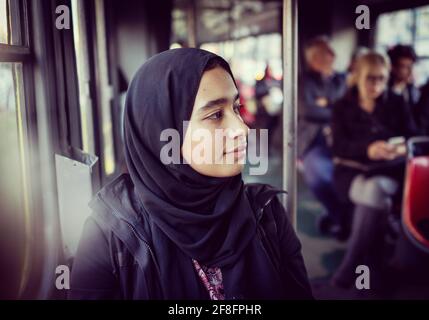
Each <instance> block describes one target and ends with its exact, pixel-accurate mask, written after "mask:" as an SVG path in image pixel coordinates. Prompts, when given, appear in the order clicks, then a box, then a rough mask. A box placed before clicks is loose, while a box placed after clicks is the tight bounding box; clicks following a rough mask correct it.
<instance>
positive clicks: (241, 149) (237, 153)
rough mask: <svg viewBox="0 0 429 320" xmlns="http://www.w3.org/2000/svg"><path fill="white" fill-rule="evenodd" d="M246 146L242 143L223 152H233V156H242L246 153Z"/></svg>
mask: <svg viewBox="0 0 429 320" xmlns="http://www.w3.org/2000/svg"><path fill="white" fill-rule="evenodd" d="M246 148H247V144H243V145H240V146H238V147H235V148H234V149H232V150H230V151H227V152H225V154H228V153H233V154H234V156H236V157H238V158H242V157H243V156H244V155H245V154H246Z"/></svg>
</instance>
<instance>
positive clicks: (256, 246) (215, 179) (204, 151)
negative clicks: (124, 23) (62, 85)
mask: <svg viewBox="0 0 429 320" xmlns="http://www.w3.org/2000/svg"><path fill="white" fill-rule="evenodd" d="M238 99H239V95H238V90H237V86H236V84H235V81H234V78H233V75H232V72H231V69H230V67H229V65H228V63H227V62H226V61H225V60H224V59H222V58H221V57H219V56H217V55H215V54H212V53H210V52H208V51H204V50H200V49H195V48H192V49H191V48H186V49H185V48H184V49H174V50H168V51H165V52H162V53H160V54H157V55H155V56H154V57H152V58H151V59H149V60H148V61H147V62H146V63H145V64H144V65H143V66H142V67H141V68H140V69H139V71H138V72H137V73H136V75H135V76H134V79H133V80H132V82H131V85H130V88H129V90H128V93H127V99H126V107H125V116H124V121H125V123H124V134H125V148H124V152H125V159H126V163H127V168H128V172H129V173H126V174H123V175H121V176H119V177H118V178H116V179H115V180H113V181H112V182H110V183H109V184H107V185H106V186H104V187H103V188H102V189H101V190H100V191H99V192H98V193H97V195H96V196H95V197H94V199H93V200H92V201H91V202H90V206H91V208H92V209H93V214H92V215H91V217H89V218H88V221H87V223H86V225H85V228H84V231H83V234H82V238H81V241H80V244H79V247H78V250H77V253H76V257H75V260H74V264H73V269H72V275H71V290H70V295H69V297H70V298H72V299H168V300H171V299H184V300H194V299H199V300H208V299H212V300H223V299H288V298H290V299H298V298H300V299H311V298H312V294H311V288H310V285H309V282H308V279H307V273H306V270H305V266H304V262H303V258H302V255H301V244H300V242H299V240H298V238H297V236H296V234H295V231H294V229H293V227H292V225H291V223H290V222H289V220H288V217H287V215H286V212H285V209H284V207H283V205H282V204H281V202H280V200H279V199H278V198H277V196H276V195H277V194H278V193H279V192H282V191H281V190H277V189H274V188H273V187H270V186H269V185H265V184H248V185H244V183H243V180H242V175H241V170H242V169H243V167H244V163H243V162H242V161H239V160H240V159H242V158H243V157H244V156H245V154H246V153H245V148H246V145H247V136H248V127H247V126H246V125H245V124H244V122H243V119H242V118H241V117H240V110H239V109H240V106H239V104H238ZM188 121H189V123H186V122H188ZM219 131H220V132H221V133H222V135H221V136H220V137H221V138H216V136H217V137H219V135H218V132H219ZM167 132H170V133H169V134H173V133H176V134H177V136H175V135H173V136H171V139H168V136H167V139H165V137H166V136H165V134H166V133H167ZM202 132H204V133H206V135H205V137H204V138H203V139H202V141H201V137H202V136H201V133H202ZM215 133H216V134H215ZM225 133H227V134H225ZM162 137H164V138H162ZM181 137H183V141H181V140H182V139H181ZM206 137H207V138H206ZM212 138H213V140H214V141H213V140H212ZM166 140H170V141H166ZM177 148H178V149H177ZM199 156H201V157H202V158H203V161H201V158H200V157H199ZM170 160H171V161H170Z"/></svg>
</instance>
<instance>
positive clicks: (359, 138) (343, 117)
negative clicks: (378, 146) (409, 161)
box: [332, 87, 417, 201]
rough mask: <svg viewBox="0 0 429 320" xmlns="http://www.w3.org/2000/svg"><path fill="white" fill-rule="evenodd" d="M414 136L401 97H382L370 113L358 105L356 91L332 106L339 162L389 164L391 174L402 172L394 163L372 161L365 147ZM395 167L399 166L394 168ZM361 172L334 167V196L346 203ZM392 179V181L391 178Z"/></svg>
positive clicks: (336, 151) (372, 164)
mask: <svg viewBox="0 0 429 320" xmlns="http://www.w3.org/2000/svg"><path fill="white" fill-rule="evenodd" d="M416 133H417V128H416V125H415V122H414V119H413V117H412V115H411V114H410V112H409V110H408V108H407V106H406V104H405V102H404V100H403V99H402V97H400V96H397V95H393V94H388V93H386V94H383V95H382V96H381V97H380V98H378V99H377V101H376V107H375V109H374V111H373V112H372V113H368V112H366V111H364V110H363V109H362V108H361V107H360V106H359V104H358V91H357V88H356V87H354V88H352V89H351V90H350V91H349V92H348V94H347V95H346V96H345V97H344V98H343V99H341V100H340V101H339V102H338V103H337V104H336V105H335V106H334V111H333V117H332V135H333V148H332V150H333V155H334V157H338V158H341V159H347V160H353V161H356V162H358V163H360V164H362V165H366V166H369V167H371V166H374V167H375V166H377V165H379V166H380V167H383V166H384V165H388V164H389V163H391V164H392V170H393V171H394V172H395V173H396V171H403V165H401V163H400V161H399V160H395V161H393V162H387V161H373V160H370V159H369V158H368V155H367V149H368V146H369V145H370V144H371V143H372V142H375V141H377V140H384V141H386V140H388V139H389V138H392V137H397V136H403V137H405V138H409V137H411V136H413V135H415V134H416ZM396 164H398V166H396ZM359 173H362V171H361V170H359V169H355V168H353V169H352V168H350V167H348V166H344V165H336V166H335V170H334V179H335V185H336V189H337V192H339V194H340V197H341V198H342V199H343V200H344V201H348V191H349V188H350V184H351V182H352V180H353V178H354V177H355V176H356V175H357V174H359ZM394 178H395V177H394Z"/></svg>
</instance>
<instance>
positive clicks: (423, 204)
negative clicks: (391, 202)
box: [403, 155, 429, 250]
mask: <svg viewBox="0 0 429 320" xmlns="http://www.w3.org/2000/svg"><path fill="white" fill-rule="evenodd" d="M403 222H404V227H405V228H406V231H407V232H408V233H409V234H410V235H411V236H412V237H413V238H414V240H417V241H418V242H419V244H420V245H423V246H424V247H425V248H428V250H429V231H428V224H429V156H426V155H425V156H417V157H414V158H410V159H409V160H408V164H407V175H406V181H405V192H404V210H403Z"/></svg>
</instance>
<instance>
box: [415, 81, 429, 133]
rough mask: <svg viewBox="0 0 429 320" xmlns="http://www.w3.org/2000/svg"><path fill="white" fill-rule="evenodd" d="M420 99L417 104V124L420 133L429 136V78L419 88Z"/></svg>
mask: <svg viewBox="0 0 429 320" xmlns="http://www.w3.org/2000/svg"><path fill="white" fill-rule="evenodd" d="M420 93H421V95H420V100H419V103H418V104H417V117H416V119H417V124H418V126H419V129H420V134H423V135H426V136H429V79H428V81H427V82H426V84H425V85H424V86H423V87H422V88H421V89H420Z"/></svg>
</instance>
